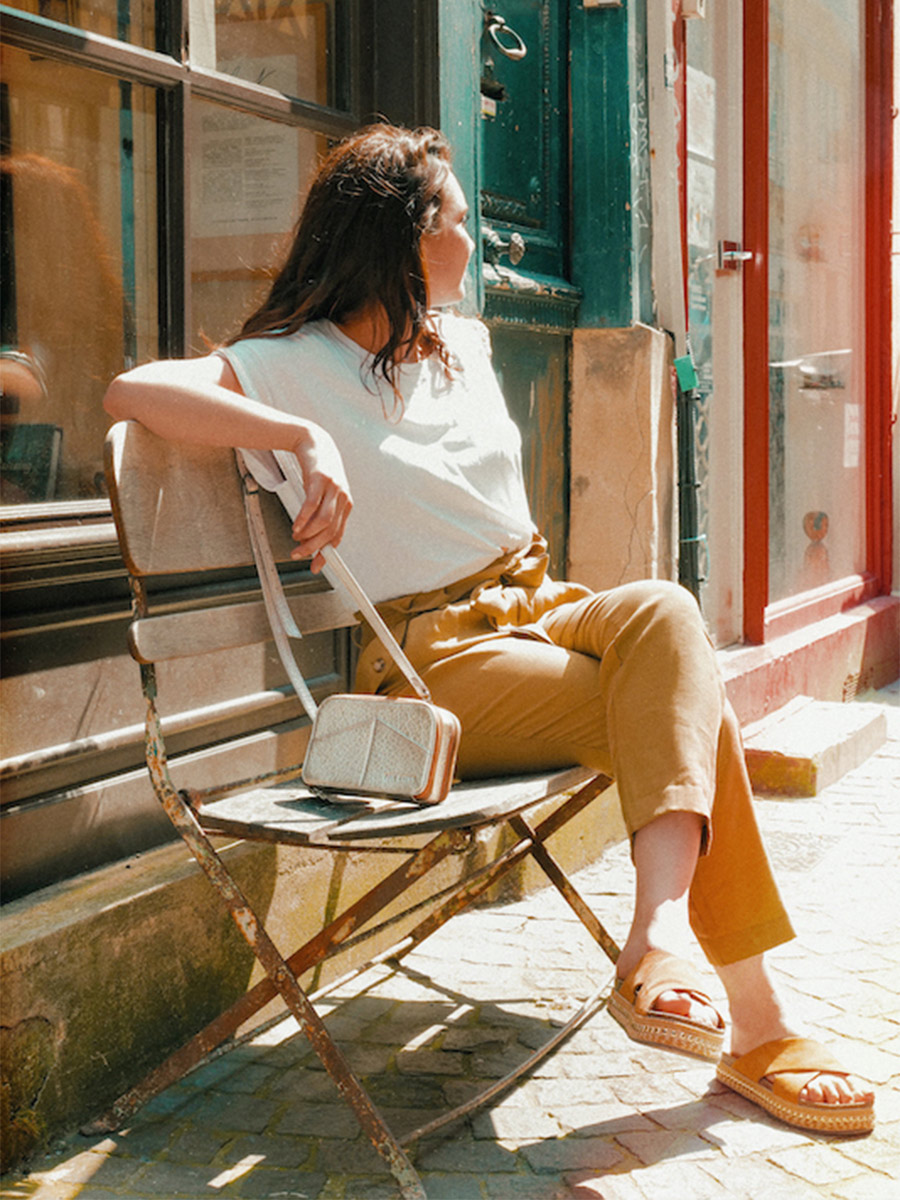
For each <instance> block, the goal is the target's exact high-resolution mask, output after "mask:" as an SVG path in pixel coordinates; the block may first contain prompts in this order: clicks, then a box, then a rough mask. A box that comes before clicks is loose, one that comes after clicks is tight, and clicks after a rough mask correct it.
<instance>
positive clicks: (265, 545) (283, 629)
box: [234, 450, 431, 720]
mask: <svg viewBox="0 0 900 1200" xmlns="http://www.w3.org/2000/svg"><path fill="white" fill-rule="evenodd" d="M234 454H235V458H236V459H237V464H238V470H239V471H240V475H241V484H242V492H243V497H244V511H245V513H246V516H247V528H248V531H249V534H250V545H251V548H252V550H253V558H254V560H255V562H256V570H257V574H258V575H259V582H260V586H261V588H262V594H263V603H264V604H265V608H266V615H267V616H268V618H269V625H270V626H271V628H272V635H273V637H274V640H275V647H276V649H277V650H278V656H279V658H280V659H281V662H282V664H283V666H284V669H285V671H286V672H287V676H288V679H289V680H290V682H291V685H292V686H293V688H294V691H295V692H296V693H297V696H298V697H299V699H300V703H301V704H302V705H303V707H304V709H305V710H306V713H307V716H308V717H309V718H310V720H314V718H315V715H316V711H317V705H316V702H315V700H314V699H313V697H312V693H311V692H310V690H309V688H308V687H307V685H306V680H305V679H304V678H303V675H302V673H301V671H300V668H299V667H298V665H297V661H296V659H295V658H294V655H293V652H292V650H291V646H290V642H289V641H288V639H289V638H299V637H301V636H302V635H301V633H300V630H299V629H298V628H297V623H296V622H295V620H294V617H293V614H292V613H291V610H290V606H289V605H288V602H287V597H286V596H285V594H284V588H283V587H282V584H281V578H280V576H279V574H278V568H277V567H276V565H275V559H274V557H273V555H272V547H271V546H270V544H269V535H268V532H267V531H266V524H265V520H264V518H263V514H262V507H261V505H260V503H259V484H258V483H257V481H256V479H255V478H254V476H253V474H252V472H251V471H250V469H249V467H248V466H247V464H246V461H245V460H244V456H243V455H242V454H241V452H240V450H235V452H234ZM282 465H283V464H282V463H280V462H279V466H282ZM298 474H299V466H298ZM322 556H323V558H324V559H325V562H326V565H327V567H328V573H329V575H333V576H334V580H335V581H336V582H337V583H338V584H340V585H341V586H342V587H343V588H344V589H345V590H346V591H347V592H348V593H349V595H350V597H351V598H352V600H353V601H354V602H355V603H356V604H357V606H358V609H359V612H360V613H361V614H362V616H363V617H364V618H365V620H366V621H367V622H368V623H369V625H370V626H371V627H372V630H373V632H374V633H375V636H376V637H377V638H378V640H379V641H380V642H381V644H382V645H383V646H384V648H385V650H386V651H387V652H388V654H389V655H390V656H391V658H392V659H393V660H394V662H395V663H396V664H397V666H398V667H399V668H400V670H401V671H402V672H403V674H404V676H405V677H406V679H407V681H408V682H409V684H410V686H411V687H412V689H413V691H414V692H415V693H416V695H417V696H418V697H419V698H420V699H422V700H427V701H429V703H430V702H431V693H430V691H429V690H428V687H427V685H426V684H425V682H424V681H423V680H422V678H421V677H420V676H419V674H418V672H417V671H416V669H415V667H414V666H413V665H412V663H411V662H410V661H409V659H408V658H407V656H406V654H404V652H403V650H402V649H401V647H400V644H399V642H398V641H397V639H396V638H395V637H394V635H393V634H392V633H391V631H390V629H389V628H388V626H387V625H386V624H385V622H384V619H383V617H382V616H381V614H380V613H379V612H378V610H377V609H376V607H375V605H374V604H373V603H372V601H371V600H370V599H369V597H368V596H367V595H366V593H365V592H364V591H363V588H362V585H361V584H360V583H359V581H358V580H357V579H356V577H355V576H354V575H353V573H352V571H351V570H350V568H349V567H348V566H347V564H346V563H345V562H344V560H343V558H342V557H341V555H340V554H339V553H338V551H337V550H336V549H335V548H334V546H326V547H325V548H324V549H323V551H322Z"/></svg>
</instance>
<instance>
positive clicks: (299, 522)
mask: <svg viewBox="0 0 900 1200" xmlns="http://www.w3.org/2000/svg"><path fill="white" fill-rule="evenodd" d="M291 449H292V451H293V453H294V454H295V455H296V457H297V462H298V463H299V464H300V472H301V474H302V476H303V491H304V493H305V499H304V501H303V507H302V508H301V509H300V512H299V513H298V514H297V517H296V519H295V521H294V524H293V528H292V533H293V536H294V540H295V541H296V543H297V548H296V550H294V551H293V553H292V554H291V557H292V558H311V559H312V562H311V563H310V568H311V569H312V570H313V571H320V570H321V569H322V567H323V565H324V562H325V560H324V558H323V557H322V553H321V551H322V548H323V547H324V546H337V545H339V544H340V541H341V538H342V537H343V536H344V528H345V527H346V524H347V518H348V517H349V516H350V510H351V509H352V508H353V499H352V497H351V495H350V488H349V485H348V483H347V476H346V473H345V471H344V463H343V461H342V459H341V456H340V453H339V452H338V448H337V446H336V445H335V444H334V441H333V439H332V437H331V435H330V434H329V433H327V432H326V431H325V430H324V429H322V428H321V427H320V426H316V425H310V426H307V428H306V429H305V430H304V431H303V433H302V434H301V435H300V437H299V438H298V439H297V441H296V442H295V443H294V445H293V446H292V447H291Z"/></svg>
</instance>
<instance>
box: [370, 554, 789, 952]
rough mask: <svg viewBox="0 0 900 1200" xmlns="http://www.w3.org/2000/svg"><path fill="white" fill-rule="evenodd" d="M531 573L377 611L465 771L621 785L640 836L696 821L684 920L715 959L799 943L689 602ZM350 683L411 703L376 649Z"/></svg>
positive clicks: (661, 589)
mask: <svg viewBox="0 0 900 1200" xmlns="http://www.w3.org/2000/svg"><path fill="white" fill-rule="evenodd" d="M530 561H531V560H528V561H526V564H525V565H526V569H525V570H524V571H521V570H520V571H519V573H518V574H517V573H516V569H513V570H512V571H509V570H507V571H505V572H504V571H502V570H501V567H503V565H504V563H505V562H506V560H501V562H500V564H494V566H493V568H489V569H488V570H487V571H486V572H485V573H483V574H481V575H479V576H477V577H473V579H469V580H463V581H460V583H459V584H456V585H453V586H452V587H450V588H447V589H442V590H440V591H437V592H431V593H427V594H421V595H418V596H407V597H403V598H401V599H400V600H396V601H392V602H390V603H388V604H386V605H379V608H380V610H381V612H382V614H383V615H384V616H385V619H386V620H387V622H388V624H389V625H391V626H392V628H393V631H394V633H395V636H397V637H398V640H400V641H401V644H403V646H404V649H405V651H406V653H407V655H408V656H409V658H410V660H411V661H412V662H413V664H414V665H415V667H416V669H417V670H418V671H419V672H420V674H421V675H422V677H423V679H424V680H425V682H426V683H427V684H428V687H429V688H430V690H431V693H432V696H433V698H434V701H435V703H436V704H439V705H441V706H442V707H444V708H448V709H450V710H451V711H452V712H455V713H456V714H457V716H458V717H459V719H460V722H461V724H462V739H461V744H460V755H459V767H458V770H459V773H460V775H462V776H463V777H468V778H478V777H487V776H490V775H496V774H505V773H515V772H525V771H528V770H535V771H537V770H549V769H553V768H558V767H565V766H571V765H573V764H576V763H580V764H582V765H584V766H588V767H591V768H594V769H595V770H598V771H602V772H604V773H606V774H609V775H612V776H613V777H614V778H615V780H616V782H617V784H618V789H619V796H620V799H621V804H622V812H623V816H624V819H625V823H626V826H627V828H628V830H629V832H630V833H631V835H632V836H633V835H634V834H635V833H636V832H637V831H638V830H639V829H641V828H642V827H643V826H644V825H646V824H648V823H649V822H650V821H653V820H654V819H655V818H656V817H658V816H661V815H662V814H663V813H666V812H672V811H690V812H694V813H698V814H699V815H700V816H701V817H702V818H703V821H704V839H703V853H702V854H701V857H700V859H699V862H698V864H697V868H696V871H695V873H694V877H693V882H692V885H691V891H690V914H691V924H692V927H693V930H694V933H695V934H696V936H697V939H698V941H699V942H700V945H701V947H702V948H703V951H704V953H705V954H706V956H707V958H708V959H709V961H710V962H711V963H712V964H713V965H722V964H727V963H730V962H735V961H737V960H739V959H742V958H747V957H749V956H750V955H754V954H759V953H762V952H763V951H765V950H768V949H770V948H771V947H773V946H776V945H779V944H780V943H782V942H785V941H787V940H789V939H790V938H791V937H793V936H794V934H793V930H792V928H791V924H790V921H789V919H788V916H787V914H786V912H785V909H784V906H783V905H782V902H781V899H780V897H779V894H778V890H777V887H776V885H775V881H774V879H773V876H772V872H771V869H770V866H769V862H768V859H767V856H766V852H765V849H764V846H763V843H762V840H761V838H760V834H759V829H758V827H757V823H756V817H755V814H754V811H753V797H752V793H751V788H750V781H749V779H748V776H747V771H746V767H745V764H744V755H743V750H742V746H741V738H740V730H739V727H738V723H737V719H736V717H735V715H734V712H733V711H732V709H731V707H730V705H729V704H728V703H727V701H726V699H725V692H724V686H723V683H722V679H721V675H720V672H719V669H718V664H717V662H716V657H715V652H714V650H713V647H712V644H711V642H710V640H709V637H708V635H707V633H706V630H705V627H704V625H703V621H702V618H701V615H700V611H699V608H698V606H697V604H696V602H695V600H694V598H693V596H691V594H690V593H689V592H687V591H686V590H685V589H684V588H682V587H679V586H678V585H676V584H672V583H669V582H666V581H661V580H649V581H645V582H640V583H630V584H625V585H623V586H621V587H616V588H613V589H611V590H609V591H605V592H598V593H594V592H590V591H588V590H587V589H585V588H582V587H580V586H578V585H569V584H559V583H555V582H553V581H550V580H548V579H546V577H544V576H543V573H542V571H541V569H540V568H541V564H540V563H538V567H537V573H536V574H535V573H534V572H531V573H529V571H530V567H529V562H530ZM521 566H522V563H521V562H520V561H518V562H517V563H514V568H516V567H519V568H521ZM473 580H474V582H473ZM535 581H537V582H535ZM356 687H357V690H359V691H367V692H378V693H380V694H382V695H399V694H401V693H403V692H408V691H409V687H408V685H407V684H406V681H405V680H404V679H403V677H402V676H401V675H400V673H399V671H398V670H397V668H396V667H395V666H394V664H393V663H392V662H391V660H390V659H389V658H388V657H387V655H386V653H385V651H384V650H383V648H382V647H381V645H380V643H378V642H377V641H374V640H373V639H371V637H369V638H368V639H364V642H363V646H362V649H361V653H360V659H359V667H358V671H357V679H356Z"/></svg>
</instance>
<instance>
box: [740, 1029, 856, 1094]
mask: <svg viewBox="0 0 900 1200" xmlns="http://www.w3.org/2000/svg"><path fill="white" fill-rule="evenodd" d="M732 1067H733V1069H734V1070H735V1071H739V1072H740V1073H741V1074H742V1075H744V1076H745V1077H746V1078H747V1079H751V1080H752V1081H753V1082H754V1083H759V1082H760V1080H762V1079H764V1078H765V1077H766V1076H772V1091H773V1092H774V1093H775V1095H776V1096H780V1097H782V1099H785V1100H796V1099H797V1097H798V1096H799V1095H800V1093H801V1092H802V1091H803V1089H804V1088H805V1087H806V1085H807V1084H808V1083H810V1082H811V1081H812V1080H813V1079H815V1078H816V1076H818V1075H822V1074H827V1075H843V1076H847V1075H849V1073H850V1072H849V1071H848V1070H847V1068H846V1067H845V1066H844V1065H843V1063H841V1062H840V1061H839V1059H837V1058H835V1056H834V1055H833V1054H832V1053H831V1051H830V1050H828V1049H827V1048H826V1047H825V1046H823V1045H822V1044H821V1042H817V1041H815V1040H813V1039H812V1038H802V1037H788V1038H777V1039H776V1040H775V1041H772V1042H764V1043H763V1044H762V1045H761V1046H757V1047H756V1049H755V1050H751V1051H750V1053H749V1054H744V1055H743V1056H742V1057H741V1058H737V1059H735V1060H734V1062H733V1063H732Z"/></svg>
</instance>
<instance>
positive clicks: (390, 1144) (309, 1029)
mask: <svg viewBox="0 0 900 1200" xmlns="http://www.w3.org/2000/svg"><path fill="white" fill-rule="evenodd" d="M160 798H161V799H162V800H163V804H164V805H165V808H166V811H167V812H168V814H169V817H170V819H171V820H172V823H173V824H174V825H175V827H176V829H177V830H178V832H179V833H180V834H181V836H182V838H183V839H184V841H185V842H186V844H187V846H188V847H189V849H190V850H191V852H192V853H193V855H194V857H195V859H196V861H197V863H198V864H199V866H200V867H201V869H202V870H203V872H204V874H205V875H206V876H207V878H208V879H209V881H210V882H211V883H212V885H213V887H214V888H215V889H216V891H217V892H218V893H219V895H220V896H221V897H222V900H223V901H224V903H225V905H226V907H227V908H228V910H229V912H230V913H231V916H232V918H233V920H234V922H235V924H236V925H237V927H238V929H240V931H241V933H242V934H243V936H244V938H245V939H246V941H247V943H248V945H249V946H250V948H251V950H252V951H253V953H254V955H255V956H256V958H257V960H258V962H259V963H260V965H261V966H262V967H263V969H264V970H265V972H266V974H267V975H268V977H269V980H270V981H271V984H272V986H273V987H274V989H275V991H277V992H279V993H280V994H281V996H282V998H283V999H284V1002H285V1004H286V1005H287V1007H288V1009H289V1010H290V1012H291V1013H292V1014H293V1016H294V1017H295V1018H296V1020H297V1021H298V1023H299V1025H300V1028H301V1029H302V1030H303V1032H304V1033H305V1034H306V1036H307V1038H308V1039H309V1041H310V1043H311V1045H312V1047H313V1049H314V1050H315V1052H316V1054H317V1055H318V1057H319V1059H320V1061H321V1062H322V1065H323V1066H324V1067H325V1069H326V1071H327V1072H328V1074H329V1075H330V1076H331V1079H332V1080H333V1082H334V1084H335V1086H336V1087H337V1089H338V1091H339V1092H340V1094H341V1095H342V1096H343V1098H344V1100H346V1102H347V1103H348V1104H349V1105H350V1107H351V1109H352V1110H353V1113H354V1115H355V1116H356V1119H357V1120H358V1121H359V1123H360V1126H361V1127H362V1129H363V1131H364V1132H365V1134H366V1136H367V1137H368V1138H369V1140H370V1142H371V1143H372V1145H373V1146H374V1148H375V1150H376V1151H377V1152H378V1154H379V1155H380V1156H381V1158H382V1159H383V1160H384V1161H385V1163H386V1164H387V1166H388V1168H389V1169H390V1172H391V1174H392V1175H393V1176H394V1178H395V1179H396V1181H397V1184H398V1185H399V1187H400V1192H401V1195H402V1197H403V1200H428V1198H427V1196H426V1195H425V1190H424V1188H423V1187H422V1182H421V1180H420V1179H419V1176H418V1175H417V1173H416V1170H415V1168H414V1167H413V1165H412V1163H411V1162H410V1160H409V1158H408V1157H407V1156H406V1153H405V1151H404V1150H403V1148H402V1146H401V1145H400V1143H399V1142H398V1141H397V1139H396V1138H395V1137H394V1135H393V1133H391V1131H390V1129H389V1128H388V1126H387V1125H386V1123H385V1121H384V1118H383V1117H382V1116H381V1114H380V1113H379V1111H378V1109H377V1108H376V1106H375V1104H374V1103H373V1102H372V1100H371V1098H370V1096H369V1094H368V1092H367V1091H366V1090H365V1088H364V1087H363V1085H362V1083H361V1082H360V1080H359V1079H358V1078H357V1076H356V1074H355V1073H354V1071H353V1069H352V1067H351V1066H350V1064H349V1062H348V1061H347V1060H346V1058H345V1057H344V1055H343V1054H342V1053H341V1051H340V1050H339V1049H338V1047H337V1046H336V1045H335V1043H334V1040H333V1039H332V1037H331V1035H330V1034H329V1032H328V1030H327V1029H326V1028H325V1024H324V1022H323V1021H322V1018H321V1017H320V1016H319V1014H318V1013H317V1012H316V1010H315V1008H314V1007H313V1006H312V1004H311V1003H310V1002H309V999H308V998H307V996H306V993H305V992H304V991H303V989H302V988H301V986H300V984H299V983H298V982H297V977H296V975H295V974H294V972H293V971H292V970H291V968H290V967H289V965H288V964H287V962H286V961H285V960H284V959H283V958H282V956H281V954H280V953H279V952H278V949H277V948H276V946H275V943H274V942H273V941H272V939H271V938H270V937H269V935H268V933H267V932H266V930H265V926H264V924H263V922H262V921H260V919H259V917H257V915H256V913H255V912H254V910H253V908H252V906H251V905H250V903H249V901H248V900H247V898H246V897H245V896H244V894H243V892H242V891H241V890H240V888H239V887H238V885H237V883H236V882H235V880H234V878H233V877H232V875H231V873H230V872H229V871H228V869H227V868H226V867H225V865H224V863H223V862H222V860H221V859H220V857H219V856H218V854H217V853H216V851H215V849H214V848H213V846H212V843H211V842H210V841H209V839H208V838H207V837H206V835H205V834H204V832H203V830H202V829H201V828H200V825H199V823H198V821H197V818H196V816H195V814H194V813H193V812H192V811H191V809H190V808H189V807H188V805H187V804H186V802H185V800H184V799H183V797H181V796H180V795H179V794H178V793H177V792H175V791H174V789H169V788H166V789H165V793H164V795H162V796H161V797H160Z"/></svg>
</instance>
